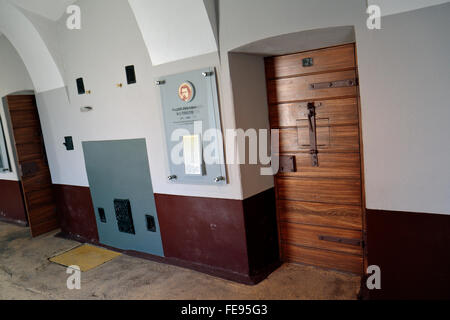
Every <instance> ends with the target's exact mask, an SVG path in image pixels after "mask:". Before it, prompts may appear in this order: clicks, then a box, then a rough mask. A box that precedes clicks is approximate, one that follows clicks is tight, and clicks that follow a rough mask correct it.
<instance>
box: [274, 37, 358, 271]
mask: <svg viewBox="0 0 450 320" xmlns="http://www.w3.org/2000/svg"><path fill="white" fill-rule="evenodd" d="M266 77H267V89H268V100H269V108H270V123H271V127H272V128H273V129H280V151H279V154H280V163H281V167H282V168H281V171H283V172H280V173H279V174H278V175H277V176H276V178H275V185H276V191H277V212H278V221H279V233H280V247H281V248H280V249H281V254H282V259H283V260H284V261H288V262H294V263H303V264H309V265H314V266H320V267H325V268H330V269H336V270H342V271H348V272H352V273H358V274H361V273H362V271H363V241H362V240H363V218H362V217H363V214H362V212H363V211H362V190H361V188H362V183H361V181H362V180H361V156H360V128H359V104H358V87H357V69H356V62H355V47H354V45H353V44H349V45H344V46H338V47H332V48H326V49H320V50H315V51H309V52H302V53H298V54H292V55H285V56H278V57H271V58H267V59H266ZM343 80H345V81H343ZM308 107H310V108H308ZM310 109H313V110H314V112H315V116H314V117H311V113H310ZM313 121H314V125H313ZM312 139H314V140H312ZM311 150H313V152H311ZM314 150H316V151H317V152H318V153H317V161H318V163H317V166H316V164H314V163H313V159H312V158H313V155H314V153H315V151H314Z"/></svg>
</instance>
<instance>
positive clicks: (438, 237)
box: [362, 209, 450, 299]
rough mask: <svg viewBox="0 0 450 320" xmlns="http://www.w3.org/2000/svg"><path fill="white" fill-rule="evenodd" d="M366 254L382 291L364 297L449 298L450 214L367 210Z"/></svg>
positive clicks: (373, 291)
mask: <svg viewBox="0 0 450 320" xmlns="http://www.w3.org/2000/svg"><path fill="white" fill-rule="evenodd" d="M367 253H368V263H369V265H378V266H379V267H380V268H381V290H372V291H368V290H367V292H365V297H368V298H370V299H450V215H438V214H426V213H409V212H393V211H381V210H369V209H368V210H367ZM362 287H363V288H365V286H364V284H363V286H362Z"/></svg>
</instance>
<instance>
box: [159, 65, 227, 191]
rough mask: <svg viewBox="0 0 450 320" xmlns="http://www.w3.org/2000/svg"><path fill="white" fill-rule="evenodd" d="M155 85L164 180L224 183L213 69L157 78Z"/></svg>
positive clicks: (224, 172)
mask: <svg viewBox="0 0 450 320" xmlns="http://www.w3.org/2000/svg"><path fill="white" fill-rule="evenodd" d="M156 85H158V86H159V87H160V90H161V102H162V109H163V116H164V126H165V134H166V145H167V154H168V159H169V164H168V168H169V172H168V180H169V181H170V182H171V183H185V184H213V185H223V184H226V183H227V182H226V171H225V164H224V160H223V159H224V155H223V143H222V129H221V125H220V113H219V100H218V90H217V80H216V72H215V69H214V68H205V69H200V70H195V71H190V72H185V73H180V74H176V75H170V76H165V77H161V78H159V79H157V81H156Z"/></svg>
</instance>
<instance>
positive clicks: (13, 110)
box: [7, 95, 59, 237]
mask: <svg viewBox="0 0 450 320" xmlns="http://www.w3.org/2000/svg"><path fill="white" fill-rule="evenodd" d="M7 102H8V107H9V112H10V115H11V124H12V129H13V136H14V141H15V148H16V155H17V161H18V164H19V168H18V170H19V176H20V180H21V185H22V190H23V195H24V200H25V207H26V210H27V214H28V222H29V224H30V228H31V234H32V236H33V237H36V236H39V235H42V234H44V233H47V232H50V231H53V230H55V229H57V228H58V227H59V222H58V218H57V213H56V205H55V201H54V198H53V185H52V179H51V176H50V170H49V167H48V163H47V158H46V153H45V148H44V140H43V137H42V131H41V124H40V121H39V114H38V110H37V106H36V100H35V96H34V95H11V96H8V97H7Z"/></svg>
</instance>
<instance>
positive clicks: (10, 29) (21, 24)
mask: <svg viewBox="0 0 450 320" xmlns="http://www.w3.org/2000/svg"><path fill="white" fill-rule="evenodd" d="M0 32H1V33H3V34H4V35H5V36H6V37H7V38H8V40H9V41H10V42H11V44H12V45H13V46H14V47H15V48H16V50H17V52H18V53H19V55H20V57H21V58H22V60H23V62H24V64H25V66H26V67H27V70H28V73H29V74H30V77H31V80H32V81H33V84H34V88H35V90H36V92H44V91H48V90H52V89H56V88H60V87H64V81H63V79H62V77H61V73H60V72H59V69H58V67H57V65H56V63H55V61H54V59H53V57H52V55H51V54H50V52H49V50H48V48H47V46H46V44H45V42H44V41H43V40H42V38H41V36H40V34H39V32H38V31H37V30H36V28H35V27H34V25H33V24H32V23H31V22H30V20H28V18H27V17H26V16H25V15H24V14H23V12H22V11H21V10H19V9H17V7H16V6H14V5H12V4H11V2H10V1H8V0H0Z"/></svg>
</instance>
